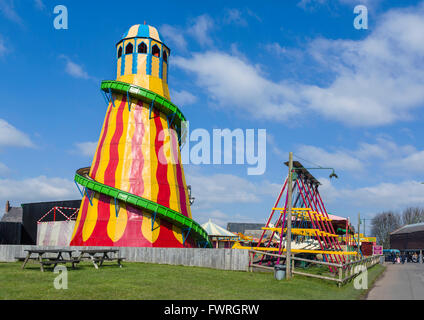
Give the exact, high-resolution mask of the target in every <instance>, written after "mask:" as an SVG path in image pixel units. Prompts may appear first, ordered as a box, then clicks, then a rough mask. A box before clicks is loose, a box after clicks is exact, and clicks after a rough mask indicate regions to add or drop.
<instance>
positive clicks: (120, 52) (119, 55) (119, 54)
mask: <svg viewBox="0 0 424 320" xmlns="http://www.w3.org/2000/svg"><path fill="white" fill-rule="evenodd" d="M121 56H122V47H119V49H118V58H120V57H121Z"/></svg>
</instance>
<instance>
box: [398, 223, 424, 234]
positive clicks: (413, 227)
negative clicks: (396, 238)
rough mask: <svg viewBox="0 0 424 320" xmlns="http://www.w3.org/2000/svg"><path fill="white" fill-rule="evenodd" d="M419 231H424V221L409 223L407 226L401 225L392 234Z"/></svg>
mask: <svg viewBox="0 0 424 320" xmlns="http://www.w3.org/2000/svg"><path fill="white" fill-rule="evenodd" d="M418 231H424V222H421V223H414V224H408V225H406V226H403V227H400V228H399V229H397V230H395V231H393V232H391V233H390V234H401V233H412V232H418Z"/></svg>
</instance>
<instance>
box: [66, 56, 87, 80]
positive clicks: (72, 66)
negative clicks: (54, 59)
mask: <svg viewBox="0 0 424 320" xmlns="http://www.w3.org/2000/svg"><path fill="white" fill-rule="evenodd" d="M59 58H61V59H64V60H65V62H66V65H65V72H66V73H67V74H69V75H71V76H72V77H74V78H79V79H92V77H90V76H89V75H88V73H87V72H86V71H85V70H84V69H83V67H82V66H80V65H79V64H77V63H75V62H73V61H72V60H71V59H70V58H69V57H67V56H65V55H63V54H62V55H60V56H59Z"/></svg>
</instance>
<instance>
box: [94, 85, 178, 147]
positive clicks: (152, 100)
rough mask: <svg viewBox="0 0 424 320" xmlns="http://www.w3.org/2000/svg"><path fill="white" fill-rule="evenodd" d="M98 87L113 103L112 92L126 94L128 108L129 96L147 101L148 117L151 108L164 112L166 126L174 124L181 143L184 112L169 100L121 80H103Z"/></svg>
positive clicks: (129, 103)
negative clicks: (107, 94) (148, 107)
mask: <svg viewBox="0 0 424 320" xmlns="http://www.w3.org/2000/svg"><path fill="white" fill-rule="evenodd" d="M100 88H101V90H102V91H104V93H109V95H110V97H108V100H112V103H113V104H114V101H113V97H112V92H113V93H115V94H122V95H124V96H126V97H127V103H128V107H129V108H130V110H131V107H130V106H131V98H134V99H138V100H141V101H143V102H146V103H149V104H150V112H149V118H150V116H151V113H152V109H153V108H155V109H157V110H159V111H160V112H162V113H163V114H165V115H166V119H167V121H168V127H169V128H171V125H173V126H174V128H175V130H176V132H177V134H178V141H179V143H180V144H181V134H182V133H183V130H184V128H183V125H184V123H185V122H186V118H185V117H184V114H183V113H182V112H181V110H180V109H179V108H178V107H177V106H176V105H175V104H173V103H172V102H171V101H169V100H167V99H165V98H164V97H162V96H161V95H159V94H157V93H155V92H153V91H150V90H147V89H145V88H142V87H140V86H136V85H134V84H130V83H126V82H122V81H116V80H103V81H102V84H101V87H100ZM183 138H184V137H183Z"/></svg>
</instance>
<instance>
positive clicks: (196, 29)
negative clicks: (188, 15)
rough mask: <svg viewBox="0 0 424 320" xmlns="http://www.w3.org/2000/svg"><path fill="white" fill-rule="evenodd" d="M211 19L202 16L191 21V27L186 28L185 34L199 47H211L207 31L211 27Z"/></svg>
mask: <svg viewBox="0 0 424 320" xmlns="http://www.w3.org/2000/svg"><path fill="white" fill-rule="evenodd" d="M213 24H214V22H213V20H212V18H211V17H210V16H209V15H207V14H203V15H201V16H198V17H197V18H195V19H194V20H193V23H192V25H191V26H190V27H189V28H188V30H187V33H188V34H189V35H191V36H192V37H193V38H195V39H196V40H197V42H198V43H199V44H200V45H202V46H203V45H212V42H213V41H212V39H211V38H210V36H209V31H210V30H211V29H212V27H213Z"/></svg>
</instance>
